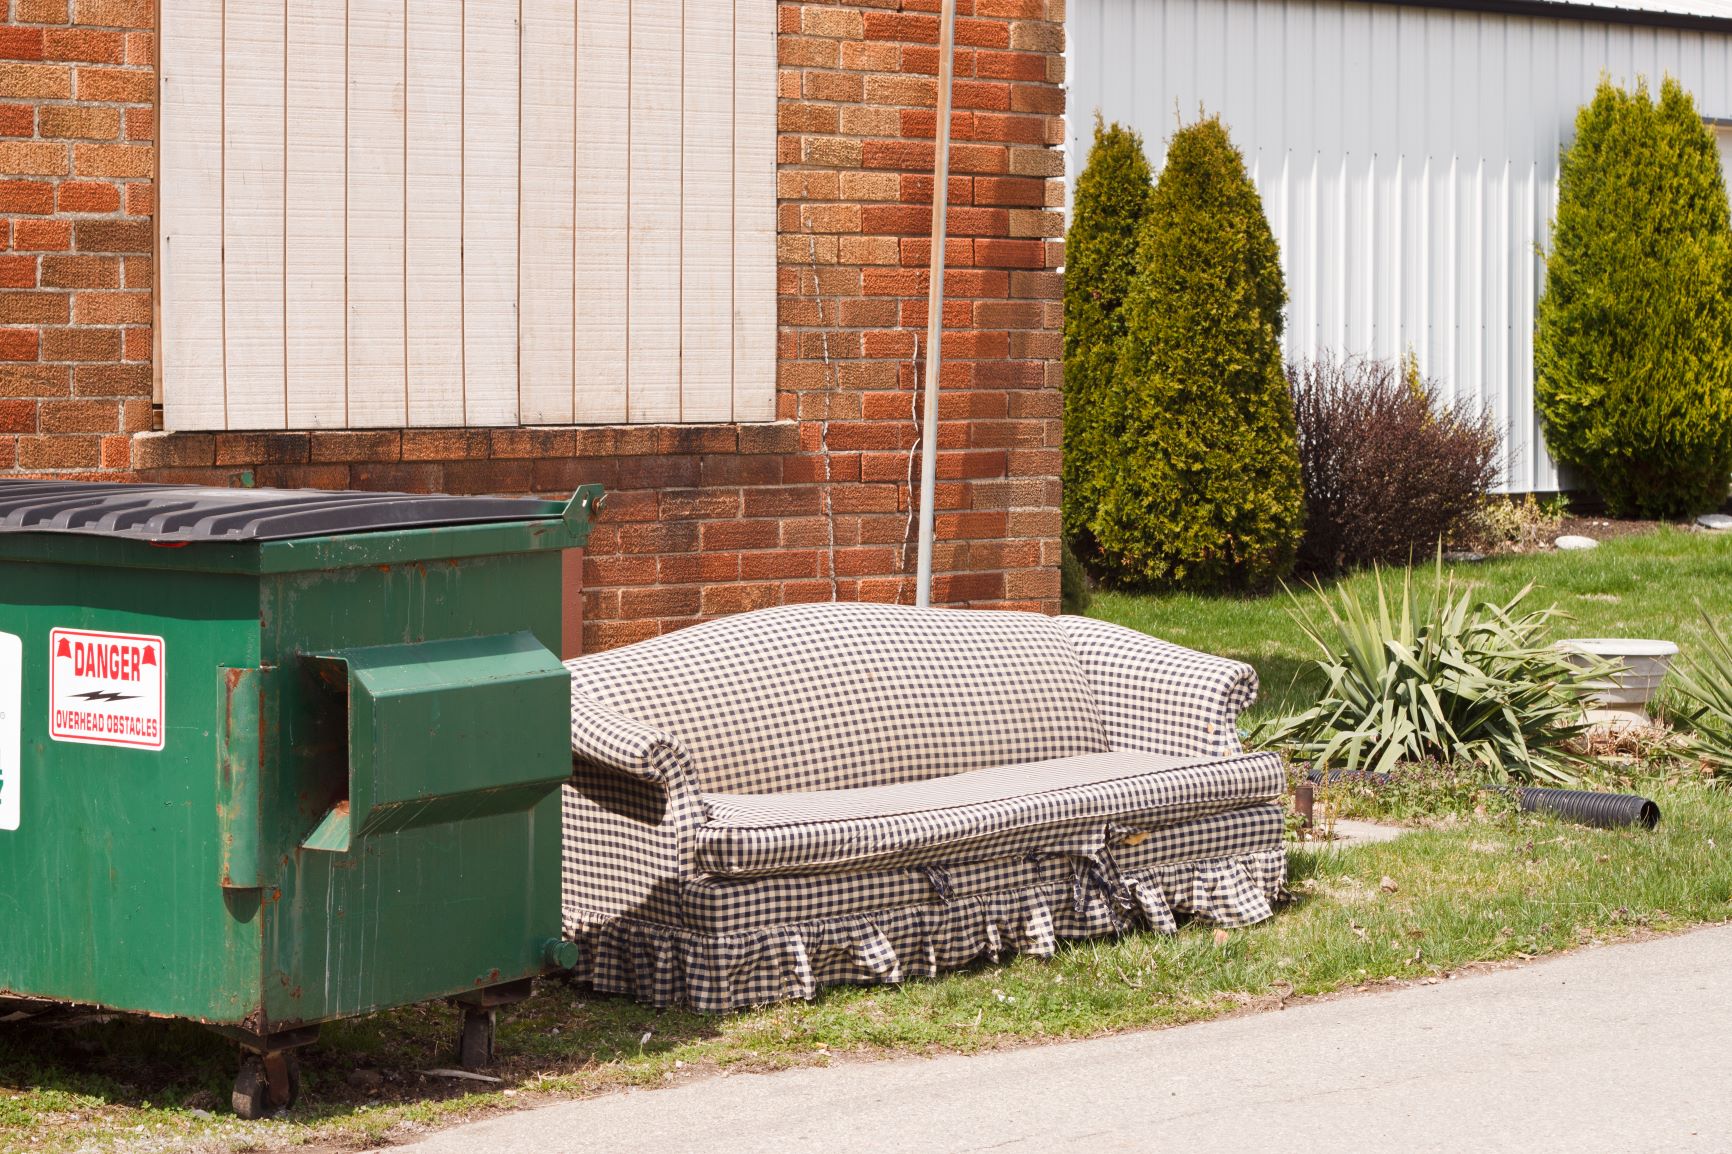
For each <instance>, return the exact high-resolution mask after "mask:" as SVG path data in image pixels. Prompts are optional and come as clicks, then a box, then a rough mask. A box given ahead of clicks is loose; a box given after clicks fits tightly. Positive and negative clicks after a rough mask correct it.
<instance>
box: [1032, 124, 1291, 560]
mask: <svg viewBox="0 0 1732 1154" xmlns="http://www.w3.org/2000/svg"><path fill="white" fill-rule="evenodd" d="M1138 241H1139V247H1138V254H1137V264H1138V271H1137V274H1136V276H1135V278H1134V279H1133V281H1132V283H1131V288H1130V292H1129V294H1128V296H1127V297H1126V299H1125V305H1124V320H1125V335H1124V338H1123V339H1122V340H1121V341H1120V343H1119V354H1118V358H1117V367H1116V371H1115V373H1114V376H1113V385H1112V388H1111V390H1110V391H1109V392H1108V394H1107V396H1106V398H1105V399H1104V400H1105V403H1104V404H1103V405H1102V412H1101V419H1102V421H1103V427H1102V429H1101V433H1100V436H1101V441H1102V443H1103V445H1105V446H1107V451H1106V452H1103V454H1102V465H1103V466H1104V467H1103V469H1102V488H1101V492H1100V497H1099V501H1098V504H1097V506H1096V507H1095V509H1094V510H1093V511H1092V513H1091V515H1090V519H1089V522H1088V528H1089V530H1090V532H1091V533H1092V534H1093V536H1094V538H1095V541H1096V542H1097V545H1098V548H1099V556H1098V563H1099V564H1100V566H1101V567H1102V568H1103V569H1104V570H1105V571H1106V572H1107V573H1108V574H1109V575H1111V576H1112V577H1113V578H1115V579H1117V580H1118V581H1120V582H1123V583H1126V584H1134V585H1150V586H1163V587H1168V588H1185V589H1195V590H1219V589H1229V590H1242V589H1261V588H1265V587H1267V586H1269V585H1270V584H1272V583H1273V582H1274V581H1276V580H1277V579H1278V578H1280V577H1283V576H1285V575H1286V574H1287V573H1288V572H1289V571H1290V570H1291V569H1292V567H1293V559H1294V553H1295V550H1296V549H1297V547H1298V543H1299V537H1300V534H1301V532H1302V531H1303V529H1304V520H1305V519H1304V500H1303V496H1302V490H1301V486H1300V475H1299V458H1298V451H1297V446H1296V443H1295V436H1294V425H1293V404H1292V400H1291V398H1290V397H1289V395H1288V391H1287V379H1286V376H1285V374H1284V372H1283V366H1282V359H1281V326H1282V308H1283V307H1284V306H1285V304H1286V301H1287V291H1286V287H1285V285H1284V283H1283V281H1282V277H1281V264H1280V258H1279V253H1278V251H1277V249H1276V245H1275V237H1274V234H1273V233H1272V232H1271V231H1270V229H1269V221H1268V219H1267V218H1266V217H1265V216H1264V215H1263V202H1262V199H1261V198H1260V197H1259V196H1258V194H1257V189H1256V187H1255V186H1254V185H1253V184H1252V183H1251V180H1250V177H1249V176H1248V175H1247V174H1246V172H1245V163H1244V158H1243V157H1241V156H1240V154H1239V150H1238V149H1236V148H1234V147H1233V143H1232V141H1231V140H1230V139H1228V136H1227V130H1226V129H1225V128H1224V127H1222V125H1221V122H1220V121H1219V120H1217V119H1212V118H1211V119H1208V120H1204V121H1201V122H1200V123H1197V124H1193V125H1190V126H1189V127H1186V128H1183V129H1181V130H1179V131H1178V132H1177V133H1176V134H1175V135H1174V136H1173V138H1172V141H1171V143H1170V144H1169V145H1168V148H1167V160H1166V166H1165V167H1164V168H1163V169H1162V171H1161V176H1160V179H1159V181H1158V182H1157V183H1156V185H1155V191H1154V196H1153V198H1152V200H1151V202H1150V205H1149V213H1148V217H1147V218H1146V219H1145V220H1144V222H1143V227H1142V230H1141V234H1140V236H1139V238H1138ZM1071 275H1073V274H1071V273H1070V272H1068V271H1067V273H1066V276H1067V279H1068V277H1069V276H1071Z"/></svg>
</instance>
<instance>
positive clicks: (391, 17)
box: [348, 0, 409, 428]
mask: <svg viewBox="0 0 1732 1154" xmlns="http://www.w3.org/2000/svg"><path fill="white" fill-rule="evenodd" d="M403 16H404V12H403V5H402V4H401V3H400V2H399V0H349V182H348V183H349V210H348V219H349V252H348V257H349V261H348V265H349V328H348V345H349V410H348V411H349V419H348V423H349V425H350V426H351V427H354V428H368V427H379V426H392V425H402V424H403V423H404V418H405V416H406V415H407V413H408V403H407V397H408V383H409V382H408V366H407V364H406V360H405V351H406V350H405V342H404V304H405V299H404V263H403V145H404V116H403V99H404V90H403V83H404V64H405V60H404V43H405V42H404V28H403Z"/></svg>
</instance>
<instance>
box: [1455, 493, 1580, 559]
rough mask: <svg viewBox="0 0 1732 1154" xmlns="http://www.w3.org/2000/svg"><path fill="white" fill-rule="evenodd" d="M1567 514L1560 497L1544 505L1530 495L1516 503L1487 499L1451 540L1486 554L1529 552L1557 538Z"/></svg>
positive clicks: (1566, 505) (1508, 499)
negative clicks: (1506, 551) (1502, 551)
mask: <svg viewBox="0 0 1732 1154" xmlns="http://www.w3.org/2000/svg"><path fill="white" fill-rule="evenodd" d="M1569 510H1570V501H1569V498H1568V497H1566V496H1564V495H1563V494H1562V493H1559V494H1558V495H1557V496H1554V497H1549V498H1547V499H1546V500H1544V501H1542V500H1540V499H1539V498H1538V497H1536V496H1534V495H1533V494H1532V493H1528V494H1527V495H1525V496H1523V497H1522V498H1520V499H1519V500H1518V499H1516V498H1514V497H1504V496H1497V497H1487V498H1486V499H1485V502H1484V503H1483V504H1482V505H1480V507H1479V508H1478V509H1477V510H1475V511H1474V514H1473V516H1471V517H1469V518H1468V519H1467V521H1466V522H1465V523H1464V524H1462V525H1461V526H1459V527H1458V529H1457V532H1456V534H1454V535H1453V537H1452V539H1453V540H1455V541H1457V542H1458V543H1460V544H1463V545H1468V546H1471V547H1473V548H1475V549H1479V550H1481V551H1483V552H1486V553H1492V552H1496V551H1497V550H1499V549H1511V550H1514V551H1516V552H1521V553H1525V552H1530V551H1532V550H1534V549H1538V548H1539V547H1540V546H1542V545H1549V544H1550V543H1551V542H1552V540H1553V539H1554V538H1556V537H1557V535H1558V530H1559V529H1561V528H1563V523H1564V517H1565V515H1566V514H1568V513H1569Z"/></svg>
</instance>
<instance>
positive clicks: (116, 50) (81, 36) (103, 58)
mask: <svg viewBox="0 0 1732 1154" xmlns="http://www.w3.org/2000/svg"><path fill="white" fill-rule="evenodd" d="M43 55H44V56H46V57H47V58H48V59H50V60H70V61H76V62H80V63H82V62H93V63H97V64H122V63H124V62H125V61H126V39H125V37H124V36H122V35H121V34H120V33H119V32H97V31H95V30H93V29H89V28H67V29H55V30H52V31H50V32H49V33H48V34H47V36H46V51H45V52H44V53H43ZM79 98H80V99H83V100H94V99H108V98H106V97H95V96H87V95H85V94H84V93H83V92H80V93H79Z"/></svg>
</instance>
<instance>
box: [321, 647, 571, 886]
mask: <svg viewBox="0 0 1732 1154" xmlns="http://www.w3.org/2000/svg"><path fill="white" fill-rule="evenodd" d="M308 660H310V661H313V662H315V663H317V664H319V665H322V666H323V667H324V668H323V669H322V670H321V672H322V673H323V674H325V677H326V679H327V680H331V679H333V678H334V677H335V676H337V675H341V677H342V678H343V679H344V680H346V682H347V685H348V694H347V697H346V700H347V703H348V726H347V731H348V758H347V761H348V772H349V783H348V784H349V788H348V795H347V797H346V798H344V799H342V800H339V801H338V802H337V803H336V804H335V805H334V806H333V807H332V808H331V810H330V812H328V813H327V814H326V815H325V817H324V818H323V819H322V820H321V821H320V823H319V825H318V827H317V828H316V829H315V830H314V831H313V833H312V834H311V835H310V836H309V837H308V838H307V839H306V840H305V841H304V842H303V843H302V845H303V846H304V847H305V848H307V849H314V850H325V851H329V852H336V853H342V852H347V851H349V850H350V849H352V848H354V843H355V841H356V840H358V839H361V838H365V837H368V836H381V835H384V834H388V833H394V832H396V831H398V830H403V829H409V828H412V827H415V826H426V825H438V824H442V823H445V822H452V821H461V820H464V819H466V818H472V817H482V816H487V815H491V814H502V813H517V812H521V811H523V810H527V809H531V808H533V807H534V806H535V805H536V804H537V803H538V802H540V801H541V800H542V799H543V798H545V797H546V796H547V795H548V794H550V793H552V792H553V791H554V789H555V788H557V787H558V786H559V785H560V783H561V782H563V781H564V780H565V779H566V778H567V777H568V776H569V774H570V772H571V751H570V738H569V734H568V727H569V722H568V706H567V698H568V697H569V694H570V689H571V678H570V674H568V673H567V672H566V670H565V667H564V666H563V665H561V664H560V663H559V658H558V657H556V656H555V655H554V654H552V653H550V652H548V651H547V650H546V649H545V648H543V646H542V645H541V643H540V642H539V641H537V640H536V639H535V637H534V636H533V635H532V634H530V633H527V632H524V633H513V634H500V635H495V636H489V637H465V638H457V639H453V640H446V641H426V642H421V643H417V644H408V645H375V646H366V647H362V648H356V649H342V650H336V651H334V652H331V653H324V654H318V655H315V656H313V657H310V658H309V659H308ZM330 700H332V701H333V702H337V701H342V700H344V698H342V697H339V696H335V695H333V696H332V697H331V699H330Z"/></svg>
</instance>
